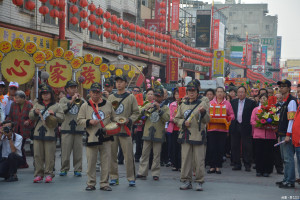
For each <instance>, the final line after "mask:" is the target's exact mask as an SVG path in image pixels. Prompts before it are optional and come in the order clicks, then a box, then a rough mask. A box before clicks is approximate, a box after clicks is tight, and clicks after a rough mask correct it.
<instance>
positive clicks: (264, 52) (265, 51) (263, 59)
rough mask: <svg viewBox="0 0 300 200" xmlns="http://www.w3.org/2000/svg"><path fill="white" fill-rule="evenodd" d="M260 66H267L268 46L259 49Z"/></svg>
mask: <svg viewBox="0 0 300 200" xmlns="http://www.w3.org/2000/svg"><path fill="white" fill-rule="evenodd" d="M261 55H262V56H261V63H260V64H261V65H264V66H267V58H268V46H262V47H261Z"/></svg>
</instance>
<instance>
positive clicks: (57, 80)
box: [46, 58, 72, 88]
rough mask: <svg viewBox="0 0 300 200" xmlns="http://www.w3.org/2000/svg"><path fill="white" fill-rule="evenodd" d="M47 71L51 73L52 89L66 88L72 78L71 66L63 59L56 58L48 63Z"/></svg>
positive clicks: (49, 80) (50, 82) (50, 83)
mask: <svg viewBox="0 0 300 200" xmlns="http://www.w3.org/2000/svg"><path fill="white" fill-rule="evenodd" d="M46 71H47V72H48V73H49V78H48V83H49V85H50V86H52V87H56V88H60V87H64V86H65V85H66V84H67V82H68V81H69V80H71V78H72V68H71V65H70V64H69V63H68V62H67V61H66V60H64V59H61V58H56V59H53V60H51V61H50V62H48V63H47V65H46Z"/></svg>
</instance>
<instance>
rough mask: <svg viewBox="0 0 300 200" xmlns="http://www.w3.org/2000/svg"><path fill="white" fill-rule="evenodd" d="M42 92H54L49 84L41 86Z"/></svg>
mask: <svg viewBox="0 0 300 200" xmlns="http://www.w3.org/2000/svg"><path fill="white" fill-rule="evenodd" d="M40 91H41V93H43V92H52V88H51V87H50V86H49V85H47V84H42V85H41V86H40Z"/></svg>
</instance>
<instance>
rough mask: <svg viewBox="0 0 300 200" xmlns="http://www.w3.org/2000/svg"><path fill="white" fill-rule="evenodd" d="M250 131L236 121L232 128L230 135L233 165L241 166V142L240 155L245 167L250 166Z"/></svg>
mask: <svg viewBox="0 0 300 200" xmlns="http://www.w3.org/2000/svg"><path fill="white" fill-rule="evenodd" d="M251 133H252V131H250V132H249V130H245V128H244V127H243V126H242V125H241V124H239V123H236V128H235V129H234V130H232V135H231V156H232V162H233V165H234V166H236V167H241V166H242V164H241V142H242V157H243V163H244V165H245V167H251V162H252V134H251Z"/></svg>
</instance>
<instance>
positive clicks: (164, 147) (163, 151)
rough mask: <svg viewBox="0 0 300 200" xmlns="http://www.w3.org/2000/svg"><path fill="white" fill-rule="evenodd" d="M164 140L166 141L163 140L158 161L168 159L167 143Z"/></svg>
mask: <svg viewBox="0 0 300 200" xmlns="http://www.w3.org/2000/svg"><path fill="white" fill-rule="evenodd" d="M165 137H166V136H165ZM165 141H166V142H164V143H163V144H162V147H161V152H160V162H161V163H167V162H168V161H169V158H168V143H167V140H165Z"/></svg>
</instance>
